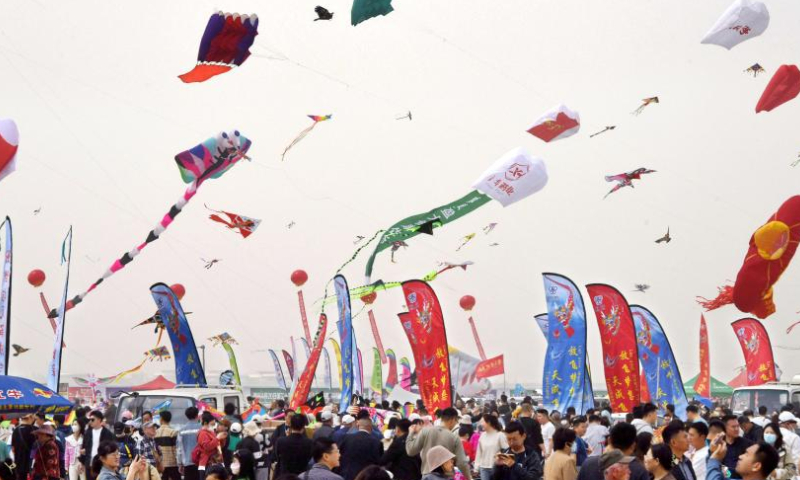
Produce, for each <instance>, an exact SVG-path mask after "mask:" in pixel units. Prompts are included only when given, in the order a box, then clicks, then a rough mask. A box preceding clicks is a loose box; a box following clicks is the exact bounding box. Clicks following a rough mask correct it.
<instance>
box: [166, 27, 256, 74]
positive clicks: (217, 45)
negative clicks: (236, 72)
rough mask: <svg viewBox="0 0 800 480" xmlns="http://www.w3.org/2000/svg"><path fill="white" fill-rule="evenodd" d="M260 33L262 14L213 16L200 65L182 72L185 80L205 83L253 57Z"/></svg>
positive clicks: (203, 44)
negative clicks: (253, 50)
mask: <svg viewBox="0 0 800 480" xmlns="http://www.w3.org/2000/svg"><path fill="white" fill-rule="evenodd" d="M256 35H258V17H257V16H256V15H239V14H238V13H223V12H217V13H215V14H213V15H211V18H209V19H208V24H207V25H206V30H205V32H203V38H202V40H200V50H199V51H198V53H197V65H195V67H194V69H192V71H191V72H187V73H184V74H183V75H179V76H178V78H180V79H181V80H183V82H184V83H194V82H205V81H206V80H208V79H209V78H211V77H214V76H217V75H220V74H222V73H225V72H228V71H230V70H231V69H233V68H235V67H239V66H241V65H242V64H243V63H244V61H245V60H247V57H249V56H250V47H251V46H252V45H253V40H255V38H256Z"/></svg>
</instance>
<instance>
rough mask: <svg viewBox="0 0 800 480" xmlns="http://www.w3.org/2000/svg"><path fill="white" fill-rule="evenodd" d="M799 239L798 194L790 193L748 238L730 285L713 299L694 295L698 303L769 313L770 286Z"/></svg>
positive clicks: (772, 307) (761, 314)
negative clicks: (747, 246) (734, 277)
mask: <svg viewBox="0 0 800 480" xmlns="http://www.w3.org/2000/svg"><path fill="white" fill-rule="evenodd" d="M799 241H800V196H794V197H791V198H790V199H788V200H786V202H784V203H783V205H781V207H780V208H779V209H778V211H777V212H775V214H773V215H772V216H771V217H770V218H769V220H767V223H765V224H764V225H762V226H760V227H759V228H758V229H757V230H756V231H755V233H753V236H752V237H750V248H749V249H748V250H747V255H745V258H744V263H743V264H742V268H741V269H740V270H739V274H738V275H737V277H736V283H735V284H734V286H733V287H730V286H728V287H724V288H721V289H720V294H719V296H717V298H715V299H713V300H707V299H705V298H702V297H698V303H699V304H700V305H702V306H703V307H704V308H705V309H706V310H714V309H716V308H719V307H722V306H724V305H728V304H730V303H733V304H734V305H736V308H738V309H739V310H741V311H742V312H745V313H751V314H753V315H755V316H757V317H758V318H761V319H764V318H767V317H768V316H770V315H772V314H773V313H775V304H774V303H773V301H772V286H773V285H775V283H776V282H777V281H778V279H779V278H780V277H781V274H783V271H784V270H785V269H786V267H788V266H789V262H791V260H792V257H793V256H794V252H795V250H796V249H797V243H798V242H799Z"/></svg>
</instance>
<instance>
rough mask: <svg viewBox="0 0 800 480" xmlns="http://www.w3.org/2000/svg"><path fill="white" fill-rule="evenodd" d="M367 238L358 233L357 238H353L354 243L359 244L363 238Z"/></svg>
mask: <svg viewBox="0 0 800 480" xmlns="http://www.w3.org/2000/svg"><path fill="white" fill-rule="evenodd" d="M365 238H366V237H365V236H364V235H356V239H355V240H353V245H358V244H359V243H361V241H362V240H364V239H365Z"/></svg>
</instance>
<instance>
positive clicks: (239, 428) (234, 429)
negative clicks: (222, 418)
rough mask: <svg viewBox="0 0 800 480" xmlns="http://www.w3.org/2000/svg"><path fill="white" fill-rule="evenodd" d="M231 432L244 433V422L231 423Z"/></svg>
mask: <svg viewBox="0 0 800 480" xmlns="http://www.w3.org/2000/svg"><path fill="white" fill-rule="evenodd" d="M231 432H233V433H242V424H241V423H239V422H236V423H234V424H233V425H231Z"/></svg>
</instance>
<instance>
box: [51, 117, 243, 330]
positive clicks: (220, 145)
mask: <svg viewBox="0 0 800 480" xmlns="http://www.w3.org/2000/svg"><path fill="white" fill-rule="evenodd" d="M251 143H252V142H251V141H250V140H249V139H248V138H247V137H245V136H244V135H242V134H240V133H239V131H238V130H234V131H231V132H229V133H225V132H222V133H220V134H218V135H217V136H216V137H211V138H209V139H208V140H206V141H205V142H203V143H201V144H199V145H197V146H195V147H193V148H191V149H189V150H186V151H183V152H181V153H179V154H177V155H175V162H176V163H177V164H178V169H179V170H180V172H181V177H182V178H183V181H184V182H185V183H189V184H190V185H189V187H188V188H187V189H186V191H185V192H184V193H183V196H181V198H180V199H179V200H178V201H177V203H175V204H174V205H172V207H170V209H169V211H168V212H167V213H166V214H165V215H164V217H163V218H162V219H161V221H160V222H159V223H158V225H156V226H155V228H153V229H152V230H150V232H149V233H148V234H147V238H146V239H145V241H144V242H142V243H141V244H139V245H137V246H136V247H134V248H133V249H132V250H130V251H129V252H127V253H125V254H124V255H122V256H121V257H120V258H119V260H117V261H115V262H114V263H113V264H112V265H111V266H110V267H109V269H108V270H106V272H105V273H104V274H103V276H102V277H100V278H99V279H97V281H95V282H94V283H93V284H92V285H91V286H90V287H89V289H88V290H86V291H85V292H83V293H81V294H79V295H77V296H75V297H74V298H73V299H72V300H70V301H68V302H67V310H69V309H71V308H73V307H74V306H75V305H77V304H79V303H81V302H82V301H83V299H84V297H86V295H88V294H89V292H91V291H92V290H94V289H95V288H97V286H98V285H100V284H101V283H102V282H103V281H104V280H106V279H107V278H109V277H110V276H112V275H114V274H115V273H117V272H118V271H120V270H122V269H123V268H125V266H126V265H128V264H129V263H131V262H132V261H133V259H134V258H136V256H137V255H139V254H140V253H141V252H142V250H144V249H145V247H147V246H148V245H150V244H151V243H153V242H155V241H156V240H158V239H159V237H160V236H161V234H162V233H164V231H165V230H166V229H167V228H169V226H170V225H172V222H173V221H175V217H177V216H178V214H179V213H181V212H182V211H183V208H184V207H185V206H186V204H187V203H189V201H190V200H191V199H192V198H193V197H194V196H195V194H197V189H198V188H200V186H201V185H202V184H203V183H204V182H205V181H206V180H208V179H211V178H219V177H221V176H222V175H223V174H224V173H225V172H227V171H228V170H230V169H231V168H232V167H233V166H234V165H236V164H237V163H238V162H239V160H241V159H243V158H245V159H248V160H249V157H248V156H247V151H248V150H249V149H250V145H251ZM57 316H58V312H57V311H56V310H52V311H51V312H50V315H49V317H50V318H56V317H57Z"/></svg>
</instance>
